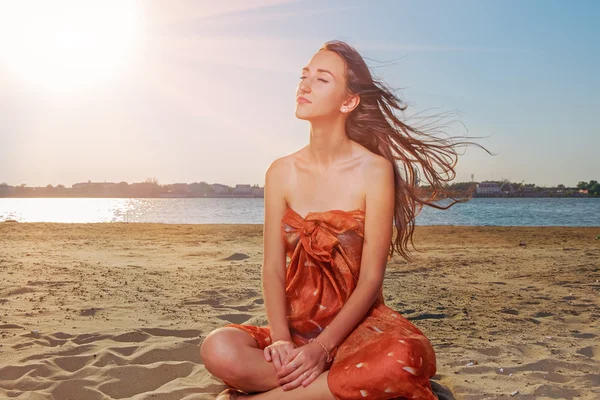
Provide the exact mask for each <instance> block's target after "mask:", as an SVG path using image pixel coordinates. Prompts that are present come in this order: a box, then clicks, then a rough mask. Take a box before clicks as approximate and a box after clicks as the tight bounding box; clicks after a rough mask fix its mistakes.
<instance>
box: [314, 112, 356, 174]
mask: <svg viewBox="0 0 600 400" xmlns="http://www.w3.org/2000/svg"><path fill="white" fill-rule="evenodd" d="M345 124H346V119H345V118H337V119H335V120H333V121H331V120H330V121H327V122H321V121H311V124H310V142H309V145H308V153H309V155H310V157H311V158H312V160H313V162H314V163H315V165H316V168H317V169H318V170H321V171H323V170H327V169H328V168H329V167H331V166H333V165H335V164H336V163H339V162H340V161H344V160H347V159H349V158H350V156H351V154H352V141H351V140H350V139H349V138H348V135H346V129H345Z"/></svg>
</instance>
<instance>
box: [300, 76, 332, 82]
mask: <svg viewBox="0 0 600 400" xmlns="http://www.w3.org/2000/svg"><path fill="white" fill-rule="evenodd" d="M304 78H306V77H305V76H301V77H300V80H302V79H304ZM317 80H319V81H323V82H325V83H327V82H329V81H326V80H325V79H323V78H319V79H317Z"/></svg>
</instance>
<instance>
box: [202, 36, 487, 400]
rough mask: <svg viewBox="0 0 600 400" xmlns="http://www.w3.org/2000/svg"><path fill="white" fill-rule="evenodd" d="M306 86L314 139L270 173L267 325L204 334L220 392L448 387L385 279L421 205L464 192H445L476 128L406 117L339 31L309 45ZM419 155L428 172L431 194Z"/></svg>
mask: <svg viewBox="0 0 600 400" xmlns="http://www.w3.org/2000/svg"><path fill="white" fill-rule="evenodd" d="M296 97H297V105H296V117H297V118H300V119H304V120H307V121H309V122H310V143H309V144H308V145H307V146H306V147H304V148H302V149H300V150H299V151H297V152H295V153H293V154H290V155H288V156H285V157H282V158H279V159H277V160H275V161H274V162H273V163H272V164H271V165H270V166H269V168H268V170H267V172H266V179H265V222H264V261H263V267H262V276H263V295H264V299H265V308H266V313H267V318H268V321H269V325H268V326H264V327H258V326H253V325H243V324H227V325H225V326H224V327H221V328H218V329H216V330H214V331H212V332H211V333H210V334H209V335H208V336H207V337H206V338H205V340H204V342H203V343H202V346H201V356H202V359H203V362H204V364H205V366H206V368H207V370H208V371H209V372H210V373H212V374H213V375H215V376H217V377H219V378H221V379H222V380H223V381H224V382H225V383H226V384H227V385H229V386H231V388H229V389H227V390H225V391H224V392H222V393H221V394H220V395H219V396H218V397H217V399H219V400H226V399H236V398H237V399H242V398H248V399H250V398H253V399H303V400H307V399H343V400H351V399H365V398H367V399H393V398H398V399H400V398H402V399H415V400H435V399H438V397H439V396H438V395H437V394H436V393H435V392H434V390H433V389H432V385H431V383H430V380H429V378H430V377H432V376H433V375H435V373H436V357H435V352H434V349H433V347H432V345H431V343H430V342H429V340H428V339H427V337H426V336H425V335H424V334H423V333H422V332H421V331H420V330H419V329H418V328H417V327H416V326H414V325H413V324H412V323H411V322H409V320H407V319H406V318H405V317H403V316H402V315H400V314H399V313H397V312H396V311H394V310H392V309H390V308H389V307H387V306H386V305H385V304H384V298H383V292H382V284H383V279H384V275H385V268H386V263H387V261H389V259H390V257H391V256H392V255H393V252H394V249H396V250H397V251H398V252H399V253H400V254H401V255H402V256H403V257H404V258H406V259H407V260H410V259H411V258H410V256H409V254H408V252H407V250H408V249H407V247H408V246H407V245H408V241H409V240H411V243H412V233H413V230H414V222H415V221H414V220H415V217H416V215H417V214H418V211H420V209H421V207H422V206H423V205H424V204H427V205H430V206H433V207H436V208H448V207H450V206H451V205H452V204H455V203H456V202H458V201H460V200H455V201H454V202H452V203H450V204H449V205H447V206H445V207H443V206H441V205H440V204H437V203H435V202H434V201H436V200H437V199H438V197H439V195H440V194H443V191H442V190H441V189H440V187H442V186H441V184H442V182H444V181H449V180H452V179H453V178H454V169H453V167H454V165H455V164H456V158H457V157H456V151H455V149H454V147H455V146H457V145H460V144H466V143H472V142H455V143H452V142H450V141H447V140H443V139H439V138H435V137H433V136H431V135H426V134H424V133H423V132H420V131H418V130H417V129H415V128H413V127H410V126H408V125H406V124H404V123H403V122H401V121H400V120H398V119H397V118H396V116H395V115H394V113H393V111H392V108H396V109H399V110H402V111H404V109H405V108H406V107H404V108H403V107H401V106H400V105H399V100H398V99H397V97H396V96H395V95H394V94H392V92H391V91H390V90H388V89H386V87H385V86H384V85H383V84H382V83H381V82H378V81H377V80H375V79H374V78H373V77H372V76H371V73H370V71H369V68H368V66H367V65H366V63H365V62H364V60H363V58H362V57H361V56H360V54H359V53H358V52H357V51H356V50H355V49H354V48H352V47H351V46H349V45H348V44H346V43H344V42H341V41H331V42H327V43H325V44H324V45H323V46H322V47H321V48H320V49H319V51H318V52H317V53H316V54H315V55H314V56H313V57H312V58H311V59H310V61H309V63H308V64H307V65H306V66H305V67H304V68H303V69H302V76H301V77H300V82H299V84H298V87H297V89H296ZM418 135H422V136H424V137H425V139H423V140H420V139H418V138H417V136H418ZM473 144H475V143H473ZM477 146H479V145H477ZM480 147H481V146H480ZM486 151H487V150H486ZM397 161H400V166H399V165H398V163H397ZM400 167H401V169H400ZM416 167H420V168H421V169H422V170H423V172H424V174H425V177H426V179H427V180H428V181H429V183H430V184H431V191H429V193H428V196H429V197H428V198H426V197H427V196H425V193H424V192H422V191H419V186H418V184H417V182H416V176H415V174H416ZM440 169H441V171H440ZM401 172H402V173H401ZM445 173H448V175H449V177H446V178H444V177H443V174H445ZM394 226H395V227H396V229H397V235H396V239H395V240H394V241H393V240H392V235H393V227H394ZM413 247H414V244H413ZM286 255H287V256H288V257H289V259H290V261H289V263H288V264H287V265H286ZM439 398H441V397H439Z"/></svg>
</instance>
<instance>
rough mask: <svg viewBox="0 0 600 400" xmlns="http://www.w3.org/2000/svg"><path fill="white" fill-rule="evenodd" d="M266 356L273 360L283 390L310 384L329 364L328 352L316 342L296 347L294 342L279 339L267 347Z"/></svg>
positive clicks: (268, 359) (267, 358)
mask: <svg viewBox="0 0 600 400" xmlns="http://www.w3.org/2000/svg"><path fill="white" fill-rule="evenodd" d="M264 356H265V359H266V360H267V361H269V362H271V361H272V362H273V365H274V366H275V369H276V370H277V379H278V380H277V381H278V383H279V385H281V386H282V387H283V390H291V389H295V388H297V387H298V386H300V385H302V386H304V387H306V386H308V385H310V384H311V383H312V382H313V381H314V380H315V379H317V377H318V376H319V375H321V373H323V371H325V368H326V366H327V353H326V352H325V350H324V349H323V347H321V345H319V344H318V343H316V342H313V343H308V344H305V345H303V346H300V347H295V345H294V343H292V342H289V341H286V340H278V341H276V342H275V343H273V344H271V345H270V346H267V347H265V349H264Z"/></svg>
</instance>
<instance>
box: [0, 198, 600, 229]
mask: <svg viewBox="0 0 600 400" xmlns="http://www.w3.org/2000/svg"><path fill="white" fill-rule="evenodd" d="M263 213H264V199H262V198H250V199H248V198H190V199H182V198H170V199H165V198H149V199H129V198H128V199H107V198H70V199H64V198H0V221H4V220H7V219H14V220H17V221H19V222H65V223H88V222H161V223H167V224H262V223H263V217H264V214H263ZM416 224H417V225H478V226H485V225H496V226H600V198H474V199H471V200H469V201H468V202H466V203H459V204H455V205H454V206H452V207H450V208H449V209H447V210H438V209H435V208H432V207H425V208H423V211H422V212H421V214H420V215H419V216H417V220H416Z"/></svg>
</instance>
